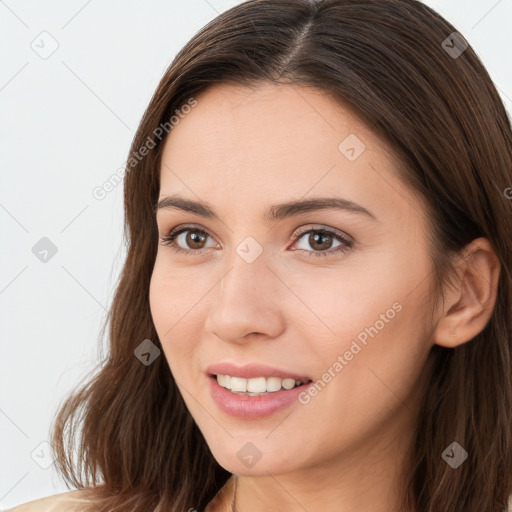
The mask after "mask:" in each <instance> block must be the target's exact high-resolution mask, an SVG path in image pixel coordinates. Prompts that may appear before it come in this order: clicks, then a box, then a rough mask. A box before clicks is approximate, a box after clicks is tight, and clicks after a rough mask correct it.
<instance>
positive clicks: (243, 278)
mask: <svg viewBox="0 0 512 512" xmlns="http://www.w3.org/2000/svg"><path fill="white" fill-rule="evenodd" d="M248 238H251V237H248ZM267 265H268V262H267V259H266V257H265V253H264V251H263V247H261V245H260V244H259V243H258V242H257V241H256V240H255V239H252V240H247V239H244V240H243V241H242V242H241V243H239V244H238V246H235V248H234V250H233V253H232V255H231V257H230V258H228V259H227V265H226V269H225V270H224V272H223V274H222V277H221V279H220V282H219V283H218V284H217V286H216V287H214V290H212V293H213V294H214V297H215V299H214V300H213V302H212V304H211V307H210V310H209V312H208V318H207V321H206V329H207V330H208V331H210V332H213V333H215V334H216V335H218V336H219V337H220V338H222V339H225V340H226V339H232V340H235V339H241V338H242V337H243V336H244V335H245V334H248V333H252V332H259V333H265V334H267V335H271V336H274V335H275V332H276V330H277V329H278V328H279V325H278V324H279V315H280V313H279V311H278V309H277V307H276V303H275V286H274V284H273V280H276V279H277V278H276V277H275V275H274V274H273V272H272V271H271V270H270V268H269V267H268V266H267Z"/></svg>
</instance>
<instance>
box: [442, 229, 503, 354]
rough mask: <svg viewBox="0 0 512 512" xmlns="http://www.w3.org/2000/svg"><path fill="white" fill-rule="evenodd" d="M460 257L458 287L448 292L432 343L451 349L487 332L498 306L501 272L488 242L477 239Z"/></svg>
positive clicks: (485, 239) (446, 292)
mask: <svg viewBox="0 0 512 512" xmlns="http://www.w3.org/2000/svg"><path fill="white" fill-rule="evenodd" d="M457 256H458V259H459V262H458V263H457V264H456V268H457V285H455V286H453V287H451V288H450V289H449V290H446V291H445V303H444V306H443V307H442V310H441V311H440V316H439V320H438V322H437V325H436V327H435V330H434V333H433V342H434V343H435V344H437V345H440V346H442V347H448V348H454V347H456V346H458V345H462V344H464V343H466V342H468V341H470V340H472V339H473V338H474V337H475V336H476V335H478V334H479V333H480V332H482V331H483V330H484V328H485V326H486V325H487V323H488V322H489V320H490V318H491V316H492V313H493V310H494V305H495V304H496V299H497V292H498V280H499V275H500V270H501V265H500V262H499V259H498V257H497V256H496V253H495V252H494V249H493V248H492V245H491V244H490V242H489V240H487V238H476V239H475V240H473V241H472V242H471V243H470V244H468V245H467V246H466V247H465V248H464V249H463V251H462V254H458V255H457Z"/></svg>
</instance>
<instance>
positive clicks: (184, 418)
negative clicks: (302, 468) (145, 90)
mask: <svg viewBox="0 0 512 512" xmlns="http://www.w3.org/2000/svg"><path fill="white" fill-rule="evenodd" d="M454 32H456V29H455V28H454V27H453V26H452V25H451V24H450V23H448V22H447V21H446V20H445V19H443V18H442V17H441V16H440V15H439V14H437V13H436V12H435V11H433V10H432V9H431V8H429V7H427V6H426V5H424V4H422V3H421V2H420V1H417V0H319V1H307V0H249V1H246V2H243V3H241V4H239V5H237V6H235V7H233V8H231V9H229V10H227V11H226V12H224V13H222V14H221V15H219V16H218V17H216V18H215V19H214V20H213V21H211V22H210V23H208V24H207V25H206V26H205V27H203V28H202V29H201V30H200V31H199V32H198V33H197V34H196V35H195V36H194V37H193V38H192V39H191V40H190V41H189V42H188V43H187V44H186V45H185V46H184V47H183V48H182V49H181V50H180V52H179V53H178V55H177V56H176V57H175V59H174V60H173V62H172V63H171V65H170V66H169V68H168V70H167V71H166V73H165V75H164V76H163V78H162V80H161V82H160V84H159V85H158V88H157V90H156V92H155V93H154V95H153V98H152V99H151V101H150V103H149V106H148V108H147V110H146V112H145V114H144V116H143V118H142V121H141V123H140V125H139V128H138V131H137V133H136V135H135V138H134V140H133V143H132V146H131V149H130V155H129V158H128V161H127V165H126V174H125V182H124V208H125V215H126V216H125V226H124V227H125V233H124V235H125V239H126V244H127V256H126V261H125V264H124V268H123V270H122V273H121V275H120V278H119V282H118V283H117V289H116V292H115V296H114V300H113V303H112V306H111V309H110V310H109V314H108V317H107V318H106V320H105V324H104V326H103V330H102V336H103V334H104V329H105V328H106V326H107V325H108V326H109V339H108V354H107V355H106V356H105V358H104V360H103V361H102V362H101V363H100V365H99V367H98V368H97V370H95V372H94V375H91V376H89V377H88V378H87V381H86V382H85V384H84V383H82V384H81V385H80V387H79V388H78V390H77V391H75V392H74V393H73V394H72V395H71V396H69V397H68V398H67V399H66V400H65V402H64V403H63V404H61V406H60V409H59V411H58V414H57V415H56V418H55V420H54V424H53V425H52V444H53V448H54V452H55V456H56V465H57V467H58V469H59V471H60V473H61V474H62V475H63V478H64V480H65V481H66V482H67V483H69V484H72V485H73V486H75V487H78V488H84V487H94V489H93V490H94V493H91V495H90V498H89V499H90V503H91V510H105V511H108V512H117V511H119V512H121V511H122V512H126V511H133V512H142V511H144V512H148V511H162V512H163V511H168V512H171V511H180V512H183V511H188V510H190V509H195V510H199V511H201V510H202V509H203V508H204V507H205V506H206V504H207V503H208V502H209V501H210V500H211V499H212V498H213V496H214V495H215V493H216V492H217V491H218V490H219V489H220V488H221V487H222V485H223V484H224V483H225V482H226V480H227V479H228V477H229V476H231V474H230V473H229V472H228V471H226V470H225V469H224V468H222V467H221V466H220V465H219V464H218V463H217V462H216V460H215V459H214V458H213V456H212V454H211V452H210V450H209V448H208V446H207V444H206V442H205V440H204V438H203V436H202V434H201V432H200V431H199V429H198V427H197V425H196V424H195V422H194V420H193V418H192V417H191V415H190V413H189V412H188V410H187V408H186V406H185V404H184V401H183V400H182V397H181V395H180V392H179V390H178V388H177V386H176V383H175V381H174V379H173V376H172V374H171V372H170V369H169V366H168V364H167V361H166V359H165V357H163V356H162V357H158V358H157V359H156V360H155V361H154V362H153V363H152V364H151V365H144V364H141V362H140V361H139V360H138V359H137V358H136V357H135V356H134V350H135V349H136V348H137V347H138V346H139V345H140V344H141V342H142V341H143V340H145V339H149V340H151V341H152V342H153V343H154V344H155V345H156V346H157V347H160V348H162V347H161V345H160V341H159V339H158V336H157V333H156V331H155V327H154V325H153V322H152V318H151V313H150V307H149V299H148V295H149V284H150V278H151V274H152V269H153V265H154V262H155V256H156V251H157V246H158V232H157V227H156V220H155V204H156V201H157V198H158V195H159V170H160V159H161V153H162V148H163V144H164V142H165V140H166V136H171V137H172V126H170V121H169V120H170V119H171V118H172V116H173V115H174V116H176V115H177V114H176V111H177V110H178V112H182V110H180V109H182V108H183V106H184V105H186V104H189V105H190V104H191V99H192V101H193V98H195V97H196V96H198V94H199V93H200V92H201V91H203V90H205V89H206V88H207V87H209V86H212V85H214V84H218V83H232V84H239V85H249V86H256V85H257V84H259V83H263V82H272V83H289V84H294V85H302V86H308V87H315V88H318V89H321V90H323V91H326V92H328V93H330V94H332V97H333V98H336V99H337V100H339V101H340V103H342V104H343V105H344V106H349V107H350V108H351V109H352V110H353V112H355V113H356V114H357V115H358V116H359V118H360V119H361V120H362V121H363V122H365V123H367V125H368V126H369V127H370V128H371V129H372V130H373V131H374V132H375V133H376V134H377V135H379V136H380V137H382V138H383V139H384V140H385V141H386V142H387V143H389V144H390V145H391V147H392V148H393V149H394V151H395V152H396V155H397V157H399V159H400V161H401V162H403V164H404V165H403V171H402V172H401V178H402V179H403V180H404V182H405V183H407V184H408V185H410V187H411V190H413V191H415V192H417V193H418V194H419V195H420V196H421V197H422V198H424V199H425V201H426V204H427V207H428V210H429V212H428V213H429V216H430V219H431V233H430V235H429V236H430V247H431V257H432V261H433V264H434V268H435V275H433V279H434V282H435V284H436V290H437V291H438V292H441V293H442V286H443V284H446V283H447V282H450V280H451V276H452V275H453V267H450V259H449V256H450V255H451V254H453V253H455V254H457V253H458V252H459V251H461V249H462V248H463V247H464V246H465V245H466V244H468V243H469V242H470V241H472V240H473V239H475V238H477V237H485V238H487V239H488V240H489V241H490V242H491V244H492V246H493V248H494V250H495V252H496V254H497V256H498V258H499V261H500V263H501V268H502V271H501V274H500V279H499V288H498V296H497V302H496V305H495V308H494V311H493V314H492V317H491V319H490V321H489V322H488V324H487V325H486V327H485V329H484V330H483V331H482V332H481V333H480V334H478V335H477V336H476V337H475V338H474V339H473V340H471V341H470V342H467V343H465V344H463V345H461V346H459V347H457V348H455V349H449V348H445V347H441V346H439V345H434V346H433V348H432V350H431V353H430V355H429V360H428V367H429V368H430V370H429V379H428V385H427V388H426V390H425V393H424V398H423V401H422V404H421V410H420V411H421V413H420V416H419V421H418V424H417V430H416V432H415V444H414V446H413V447H412V449H411V452H410V455H409V457H408V462H407V466H406V467H405V468H404V475H407V479H406V480H405V482H406V487H405V488H404V510H411V511H414V512H427V511H429V512H448V511H453V512H455V511H457V512H458V511H460V510H464V511H465V512H496V511H504V510H506V508H507V501H508V498H509V496H510V495H511V494H512V437H511V434H512V354H511V342H512V321H511V316H512V301H511V293H512V287H511V275H510V269H511V268H512V237H511V236H510V235H511V232H510V228H509V226H510V221H511V218H512V217H511V213H512V202H511V201H510V198H511V197H512V189H510V187H511V186H512V130H511V125H510V120H509V118H508V116H507V112H506V110H505V107H504V105H503V103H502V101H501V99H500V97H499V94H498V93H497V90H496V88H495V87H494V85H493V83H492V80H491V78H490V77H489V74H488V73H487V71H486V69H485V68H484V66H483V64H482V62H481V61H480V59H479V58H478V57H477V55H476V54H475V52H474V51H473V49H472V48H471V46H468V47H466V46H465V44H464V40H463V39H461V38H460V36H458V35H457V34H455V35H454V34H453V33H454ZM183 111H184V110H183ZM178 117H179V116H178ZM176 119H177V117H176ZM171 124H172V123H171ZM159 127H160V131H159ZM162 127H163V129H164V131H163V132H162ZM164 132H165V133H164ZM150 142H151V144H150ZM144 146H146V148H148V150H147V151H141V148H143V147H144ZM141 153H144V156H143V157H140V155H141ZM453 441H456V442H458V443H459V444H460V445H461V446H462V447H463V448H464V449H465V450H466V451H467V452H468V460H466V461H465V462H464V463H463V464H462V465H461V466H460V467H458V468H457V469H456V470H454V469H453V468H452V467H450V466H449V465H448V464H447V463H446V462H445V461H444V460H443V459H442V456H441V455H442V453H443V451H444V450H445V449H446V447H447V446H449V445H450V443H452V442H453ZM74 442H77V444H76V443H75V444H74ZM74 452H75V453H74ZM93 503H94V506H92V504H93Z"/></svg>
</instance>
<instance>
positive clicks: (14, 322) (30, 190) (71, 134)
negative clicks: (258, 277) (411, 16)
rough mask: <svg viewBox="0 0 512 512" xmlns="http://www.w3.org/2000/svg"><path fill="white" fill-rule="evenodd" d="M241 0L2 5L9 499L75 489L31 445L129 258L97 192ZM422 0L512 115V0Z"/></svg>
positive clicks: (4, 482)
mask: <svg viewBox="0 0 512 512" xmlns="http://www.w3.org/2000/svg"><path fill="white" fill-rule="evenodd" d="M237 3H239V2H236V1H235V2H233V1H227V0H208V1H207V0H187V1H186V2H184V1H183V2H175V1H163V0H160V1H158V0H151V1H147V2H142V1H141V0H139V1H135V0H131V1H126V0H125V1H123V2H121V1H120V0H110V1H109V2H99V1H97V0H96V1H94V0H89V1H87V0H73V1H69V0H68V1H64V0H60V1H58V0H54V1H48V2H37V1H18V2H16V1H15V0H6V1H1V0H0V16H1V18H0V19H1V23H2V27H1V30H0V39H1V46H0V52H1V59H2V60H1V62H2V64H1V66H0V104H1V109H2V110H1V112H2V115H1V118H0V119H1V123H0V130H1V133H0V145H1V151H0V166H1V176H2V186H1V188H0V226H1V232H0V236H1V240H2V245H1V250H2V265H1V267H0V315H1V317H0V322H1V324H0V325H1V331H0V333H1V350H2V357H1V367H0V375H1V381H0V508H2V507H3V508H10V507H12V506H15V505H17V504H19V503H22V502H26V501H29V500H33V499H36V498H39V497H43V496H47V495H51V494H56V493H58V492H64V491H67V490H68V489H67V487H66V486H65V485H64V484H63V482H62V481H61V480H60V479H59V477H58V476H57V473H56V472H55V470H54V469H53V466H50V468H49V469H43V468H41V467H40V466H39V465H38V464H37V463H36V462H35V461H34V460H33V459H32V457H31V454H32V453H33V451H34V450H36V452H35V454H36V455H34V457H36V458H37V454H38V455H39V460H40V461H42V462H43V463H44V460H45V457H46V455H45V453H46V452H45V448H44V445H42V446H39V445H40V443H41V442H44V441H45V440H47V439H48V433H49V426H50V422H51V420H52V418H53V416H54V414H55V412H56V408H57V406H58V404H59V402H60V401H61V399H62V398H63V397H64V396H65V395H67V393H68V392H69V391H70V390H71V389H73V388H74V386H75V385H76V383H77V382H78V380H79V379H80V378H81V377H83V376H84V375H85V373H86V372H87V371H89V370H90V369H91V368H93V366H94V364H95V362H96V360H97V357H98V346H99V342H98V336H99V330H100V327H101V323H102V322H103V320H104V318H105V314H106V309H108V307H109V305H110V303H111V300H112V296H113V291H114V283H115V282H116V280H117V277H118V273H119V271H120V269H121V266H122V261H123V258H124V255H125V251H124V247H123V246H122V222H123V211H122V204H123V197H122V185H119V186H117V187H116V188H115V189H114V190H113V191H111V192H109V193H108V194H106V197H105V198H104V199H102V200H98V199H96V198H95V197H94V196H93V194H92V191H93V189H94V188H95V187H97V186H101V185H102V184H103V183H104V182H105V181H107V180H108V179H109V177H110V176H111V175H112V174H115V173H116V171H118V169H120V168H121V167H122V166H123V164H124V162H125V161H126V158H127V155H128V150H129V146H130V143H131V140H132V137H133V135H134V134H135V130H136V128H137V125H138V123H139V120H140V118H141V116H142V114H143V112H144V109H145V108H146V106H147V104H148V102H149V100H150V98H151V95H152V94H153V92H154V90H155V88H156V86H157V84H158V82H159V80H160V78H161V76H162V74H163V73H164V71H165V70H166V68H167V66H168V65H169V64H170V62H171V60H172V58H173V57H174V55H175V54H176V53H177V52H178V50H179V49H180V48H181V47H182V46H183V45H184V44H185V43H186V42H187V41H188V40H189V39H190V38H191V37H192V36H193V35H194V33H195V32H196V31H198V30H199V29H200V28H201V27H202V26H203V25H204V24H206V23H207V22H208V21H210V20H211V19H213V18H214V17H215V16H216V15H217V14H218V13H220V12H222V11H224V10H226V9H228V8H229V7H231V6H232V5H235V4H237ZM425 3H427V4H428V5H430V6H432V7H434V8H435V9H437V10H438V11H439V12H440V13H441V14H442V15H443V16H445V17H446V18H447V19H448V20H449V21H450V22H452V23H453V24H454V25H455V27H456V28H457V30H459V31H460V32H461V33H462V34H463V35H464V37H465V38H466V39H467V40H468V41H469V43H470V44H471V45H472V46H473V48H474V49H475V50H476V52H477V53H478V54H479V55H480V57H481V59H482V60H483V62H484V64H485V65H486V66H487V68H488V70H489V72H490V74H491V76H492V78H493V80H494V81H495V84H496V85H497V86H498V90H499V91H500V94H501V96H502V98H503V100H504V101H505V105H506V106H507V108H508V110H509V112H511V111H512V99H511V98H512V62H511V61H510V57H509V56H510V50H511V49H512V31H511V30H510V25H511V22H512V0H500V1H497V0H470V1H468V0H437V1H436V0H431V1H427V2H425ZM43 31H46V32H48V33H49V34H51V37H52V38H54V39H55V41H56V42H57V43H58V48H57V50H56V51H55V52H54V53H53V54H52V55H51V56H49V57H48V58H46V59H43V58H41V57H40V56H39V55H38V54H37V53H36V52H35V51H34V50H33V48H32V47H31V45H32V46H35V45H37V44H39V45H40V46H42V45H43V43H41V42H40V41H41V38H43V37H44V38H46V39H45V41H44V46H45V48H46V49H48V48H51V44H52V41H51V39H49V37H50V36H46V35H43V36H40V34H41V32H43ZM57 43H53V44H57ZM39 51H42V49H41V50H39ZM507 54H508V56H507ZM511 185H512V184H511ZM42 237H48V238H49V239H50V240H51V241H52V242H53V243H54V244H55V246H56V247H57V250H58V251H57V253H56V254H55V256H54V257H52V258H51V259H50V260H49V261H48V262H46V263H43V262H41V261H40V260H39V259H37V258H36V256H35V255H34V254H33V253H32V247H33V246H34V245H35V244H36V243H37V242H38V241H39V240H40V239H41V238H42Z"/></svg>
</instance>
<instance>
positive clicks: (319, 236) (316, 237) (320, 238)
mask: <svg viewBox="0 0 512 512" xmlns="http://www.w3.org/2000/svg"><path fill="white" fill-rule="evenodd" d="M326 240H327V241H329V240H330V242H331V243H330V244H328V247H326V246H325V245H323V246H322V245H321V242H325V241H326ZM309 244H310V245H311V247H313V248H314V249H316V250H319V251H321V250H325V249H329V248H330V247H331V246H332V236H331V235H328V234H325V233H310V235H309ZM318 246H319V247H318Z"/></svg>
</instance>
